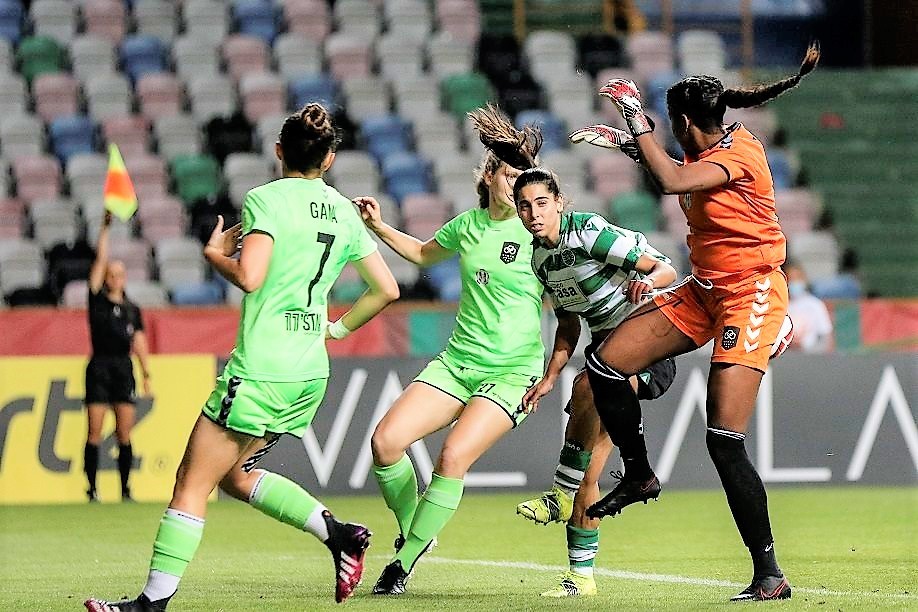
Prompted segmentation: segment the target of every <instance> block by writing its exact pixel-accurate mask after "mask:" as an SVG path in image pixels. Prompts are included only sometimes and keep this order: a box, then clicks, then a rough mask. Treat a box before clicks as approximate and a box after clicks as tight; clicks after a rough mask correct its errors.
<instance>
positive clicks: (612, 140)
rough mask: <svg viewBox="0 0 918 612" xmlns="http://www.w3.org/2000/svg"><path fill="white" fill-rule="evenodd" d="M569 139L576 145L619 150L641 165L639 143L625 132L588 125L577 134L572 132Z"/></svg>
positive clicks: (599, 125) (607, 127) (604, 126)
mask: <svg viewBox="0 0 918 612" xmlns="http://www.w3.org/2000/svg"><path fill="white" fill-rule="evenodd" d="M568 138H569V139H570V141H571V142H573V143H574V144H576V143H578V142H585V143H587V144H591V145H596V146H597V147H603V148H605V149H619V150H621V152H622V153H624V154H625V155H627V156H628V157H630V158H631V159H633V160H634V161H635V162H637V163H641V155H640V152H639V151H638V146H637V143H636V142H635V141H634V138H632V137H631V135H630V134H629V133H628V132H626V131H624V130H620V129H618V128H614V127H611V126H608V125H602V124H601V123H600V124H596V125H588V126H586V127H583V128H580V129H579V130H577V131H575V132H571V133H570V134H569V135H568Z"/></svg>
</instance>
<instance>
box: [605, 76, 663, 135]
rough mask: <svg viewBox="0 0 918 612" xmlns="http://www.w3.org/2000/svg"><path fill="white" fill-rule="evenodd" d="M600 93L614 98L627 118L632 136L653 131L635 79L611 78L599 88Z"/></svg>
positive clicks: (614, 102)
mask: <svg viewBox="0 0 918 612" xmlns="http://www.w3.org/2000/svg"><path fill="white" fill-rule="evenodd" d="M599 95H601V96H603V97H606V98H609V99H610V100H612V103H613V104H615V106H616V107H617V108H618V111H619V112H620V113H621V114H622V117H624V118H625V122H626V123H627V124H628V129H630V130H631V135H632V136H634V137H637V136H640V135H641V134H646V133H647V132H652V131H653V126H652V125H651V123H650V121H649V120H648V119H647V115H645V114H644V106H643V105H642V104H641V92H640V90H639V89H638V86H637V85H636V84H635V82H634V81H631V80H628V79H611V80H610V81H608V82H607V83H606V84H605V85H603V86H602V87H601V88H600V89H599Z"/></svg>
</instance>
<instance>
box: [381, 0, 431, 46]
mask: <svg viewBox="0 0 918 612" xmlns="http://www.w3.org/2000/svg"><path fill="white" fill-rule="evenodd" d="M383 13H384V15H385V21H386V32H387V33H388V34H389V35H391V36H395V37H397V38H401V39H402V40H403V41H418V42H421V41H424V40H426V39H427V38H428V36H430V31H431V16H430V9H429V8H428V3H427V2H424V1H423V0H389V2H385V3H383Z"/></svg>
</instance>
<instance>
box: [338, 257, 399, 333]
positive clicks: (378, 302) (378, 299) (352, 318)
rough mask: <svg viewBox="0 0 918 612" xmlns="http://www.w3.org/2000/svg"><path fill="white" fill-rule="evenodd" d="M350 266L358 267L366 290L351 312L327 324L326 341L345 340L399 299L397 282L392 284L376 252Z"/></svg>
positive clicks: (384, 264) (391, 278) (386, 267)
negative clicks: (331, 339)
mask: <svg viewBox="0 0 918 612" xmlns="http://www.w3.org/2000/svg"><path fill="white" fill-rule="evenodd" d="M352 263H353V264H354V267H355V268H357V273H358V274H360V278H362V279H363V282H365V283H366V284H367V290H366V291H364V292H363V295H361V296H360V297H359V298H357V301H356V302H354V305H353V306H351V309H350V310H348V311H347V312H346V313H344V315H343V316H342V317H341V318H340V319H338V320H337V321H335V322H334V323H332V324H331V325H329V327H328V329H327V330H326V333H325V336H326V338H336V339H340V338H344V337H345V336H347V335H348V334H350V333H351V332H352V331H354V330H356V329H358V328H360V327H361V326H362V325H363V324H364V323H366V322H367V321H369V320H370V319H372V318H373V317H375V316H376V315H377V314H379V313H380V312H382V310H383V309H384V308H385V307H386V306H388V305H389V304H391V303H392V302H394V301H395V300H397V299H398V296H399V290H398V283H396V282H395V277H393V276H392V272H391V271H390V270H389V266H387V265H386V262H384V261H383V258H382V255H380V254H379V251H373V252H372V253H370V254H369V255H367V256H366V257H364V258H363V259H358V260H356V261H354V262H352Z"/></svg>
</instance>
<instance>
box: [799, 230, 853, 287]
mask: <svg viewBox="0 0 918 612" xmlns="http://www.w3.org/2000/svg"><path fill="white" fill-rule="evenodd" d="M787 247H788V249H787V250H788V255H790V256H791V257H792V258H793V259H794V261H796V262H798V263H799V264H800V266H801V267H802V268H803V270H804V272H806V275H807V277H808V278H809V279H810V280H816V279H823V278H831V277H833V276H835V275H836V274H837V273H838V260H839V254H840V249H839V248H838V242H837V241H836V240H835V237H834V236H833V235H832V234H831V233H830V232H827V231H817V232H805V233H801V234H798V235H796V236H794V239H793V240H792V241H788V243H787Z"/></svg>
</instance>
